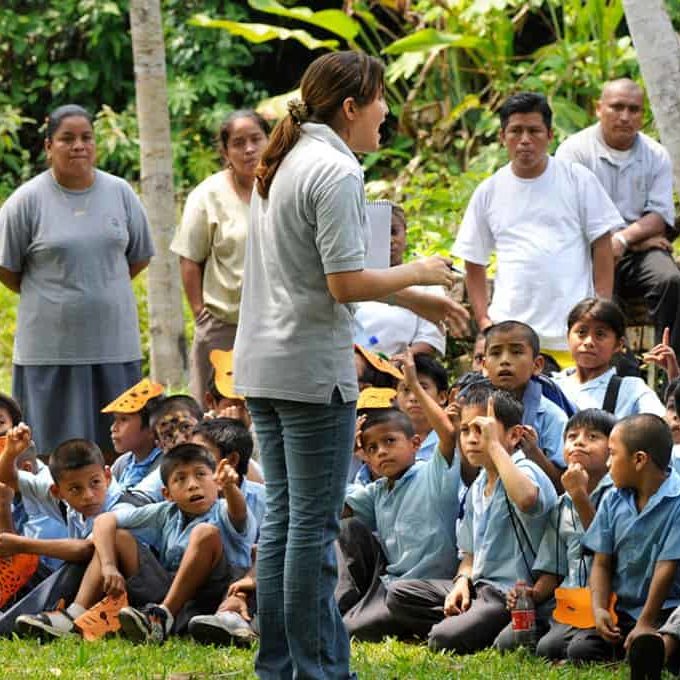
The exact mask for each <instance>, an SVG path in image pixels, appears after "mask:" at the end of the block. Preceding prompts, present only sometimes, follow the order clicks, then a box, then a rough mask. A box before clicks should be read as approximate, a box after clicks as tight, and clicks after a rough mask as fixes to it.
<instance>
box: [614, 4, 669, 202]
mask: <svg viewBox="0 0 680 680" xmlns="http://www.w3.org/2000/svg"><path fill="white" fill-rule="evenodd" d="M623 8H624V11H625V13H626V21H627V22H628V29H629V30H630V34H631V36H632V38H633V44H634V45H635V49H636V51H637V56H638V61H639V62H640V70H641V71H642V77H643V78H644V80H645V86H646V88H647V95H648V96H649V101H650V103H651V105H652V111H653V112H654V119H655V121H656V126H657V128H658V130H659V134H660V135H661V141H662V143H663V145H664V146H665V147H666V149H668V153H670V155H671V158H672V160H673V171H674V179H675V186H676V189H678V190H680V42H679V41H678V36H677V34H676V33H675V31H674V30H673V25H672V24H671V20H670V18H669V16H668V12H667V11H666V5H665V2H664V0H623Z"/></svg>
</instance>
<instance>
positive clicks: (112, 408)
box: [102, 378, 163, 489]
mask: <svg viewBox="0 0 680 680" xmlns="http://www.w3.org/2000/svg"><path fill="white" fill-rule="evenodd" d="M162 394H163V385H160V384H158V383H152V382H151V381H150V380H149V379H148V378H144V379H143V380H142V381H141V382H139V383H137V384H136V385H134V386H133V387H131V388H130V389H129V390H126V391H125V392H123V394H121V395H120V396H119V397H117V398H116V399H114V400H113V401H112V402H111V403H110V404H109V405H108V406H105V407H104V408H103V409H102V413H111V414H113V423H112V424H111V441H112V442H113V448H114V450H115V452H116V454H118V458H116V460H115V462H114V463H113V465H112V466H111V473H112V474H113V476H114V477H115V478H116V480H117V481H118V484H120V486H121V487H122V488H123V489H128V488H130V487H132V486H135V484H138V483H139V482H141V481H142V479H144V477H146V476H147V475H148V474H149V473H150V472H152V471H153V470H155V469H156V468H157V467H158V466H159V465H160V462H161V461H160V457H161V454H162V453H163V451H162V449H161V448H160V446H156V435H155V433H154V431H153V429H152V428H151V425H150V423H149V416H150V413H151V411H152V410H153V408H154V406H158V405H159V403H160V401H161V400H162Z"/></svg>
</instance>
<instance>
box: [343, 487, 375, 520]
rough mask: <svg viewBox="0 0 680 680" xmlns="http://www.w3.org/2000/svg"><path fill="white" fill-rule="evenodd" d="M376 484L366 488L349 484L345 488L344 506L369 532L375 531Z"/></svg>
mask: <svg viewBox="0 0 680 680" xmlns="http://www.w3.org/2000/svg"><path fill="white" fill-rule="evenodd" d="M376 488H377V487H376V483H375V482H372V483H371V484H367V485H366V486H360V485H359V484H350V485H349V486H348V487H347V495H346V496H345V505H347V506H348V507H349V508H351V510H352V514H353V515H354V516H355V517H356V518H357V519H360V520H361V521H362V522H363V523H364V524H365V525H366V526H367V527H368V528H369V529H370V530H371V531H376V530H377V528H378V527H377V524H376V518H375V491H376Z"/></svg>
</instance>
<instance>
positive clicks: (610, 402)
mask: <svg viewBox="0 0 680 680" xmlns="http://www.w3.org/2000/svg"><path fill="white" fill-rule="evenodd" d="M622 382H623V378H622V377H621V376H619V375H613V376H612V377H611V378H609V384H608V385H607V391H606V392H605V393H604V401H603V402H602V410H603V411H606V412H607V413H611V414H612V415H614V411H616V402H617V401H618V400H619V391H620V390H621V383H622Z"/></svg>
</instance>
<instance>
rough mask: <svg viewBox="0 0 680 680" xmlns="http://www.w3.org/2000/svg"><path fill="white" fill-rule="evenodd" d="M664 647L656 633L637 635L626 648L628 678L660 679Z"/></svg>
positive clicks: (640, 679) (661, 639)
mask: <svg viewBox="0 0 680 680" xmlns="http://www.w3.org/2000/svg"><path fill="white" fill-rule="evenodd" d="M664 656H665V649H664V644H663V638H662V637H661V636H660V635H657V634H656V633H645V634H644V635H638V637H636V638H635V639H634V640H633V644H632V645H631V646H630V649H629V650H628V663H629V664H630V680H661V671H662V670H663V665H664Z"/></svg>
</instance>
